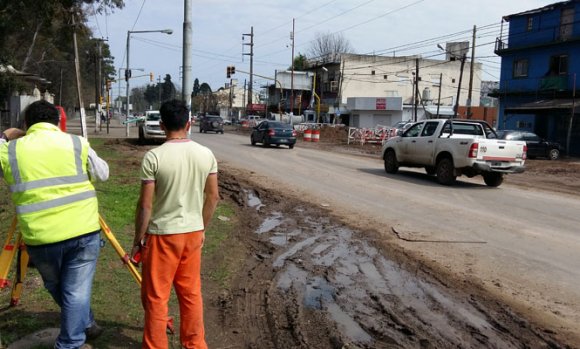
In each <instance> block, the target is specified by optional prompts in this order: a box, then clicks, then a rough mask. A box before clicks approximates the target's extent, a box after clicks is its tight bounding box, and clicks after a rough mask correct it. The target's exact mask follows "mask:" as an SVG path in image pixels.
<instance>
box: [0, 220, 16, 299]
mask: <svg viewBox="0 0 580 349" xmlns="http://www.w3.org/2000/svg"><path fill="white" fill-rule="evenodd" d="M16 224H17V219H16V217H14V218H13V219H12V224H10V228H9V230H8V236H7V237H6V242H5V243H4V247H3V248H2V252H0V289H3V288H5V287H7V286H8V285H10V282H9V281H8V272H9V271H10V266H11V265H12V260H13V259H14V255H15V254H16V251H17V249H18V244H19V241H18V240H19V235H20V234H16Z"/></svg>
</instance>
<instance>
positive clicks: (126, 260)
mask: <svg viewBox="0 0 580 349" xmlns="http://www.w3.org/2000/svg"><path fill="white" fill-rule="evenodd" d="M99 223H100V224H101V229H102V230H103V233H104V234H105V237H106V238H107V239H108V240H109V242H110V243H111V245H112V246H113V248H114V249H115V251H117V254H118V255H119V257H121V261H122V262H123V264H125V266H126V267H127V269H129V272H131V275H133V278H134V279H135V281H137V283H138V284H139V286H141V274H139V271H138V270H137V268H136V267H135V265H134V264H133V262H132V261H131V257H130V256H129V255H128V254H127V252H125V250H123V247H121V245H120V244H119V242H118V241H117V239H116V238H115V235H113V232H112V231H111V229H110V228H109V226H108V225H107V223H106V222H105V220H104V219H103V217H101V216H99ZM135 262H136V261H135ZM167 331H168V332H169V333H175V327H174V325H173V318H171V317H169V318H168V319H167Z"/></svg>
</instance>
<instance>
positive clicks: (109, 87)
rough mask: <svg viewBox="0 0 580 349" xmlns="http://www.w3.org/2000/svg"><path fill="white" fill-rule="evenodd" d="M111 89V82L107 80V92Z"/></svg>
mask: <svg viewBox="0 0 580 349" xmlns="http://www.w3.org/2000/svg"><path fill="white" fill-rule="evenodd" d="M110 89H111V80H107V90H110Z"/></svg>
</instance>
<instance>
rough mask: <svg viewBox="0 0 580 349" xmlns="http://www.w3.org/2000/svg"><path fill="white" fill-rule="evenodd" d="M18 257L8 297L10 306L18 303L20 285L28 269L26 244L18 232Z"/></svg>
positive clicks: (20, 291)
mask: <svg viewBox="0 0 580 349" xmlns="http://www.w3.org/2000/svg"><path fill="white" fill-rule="evenodd" d="M16 241H17V246H18V259H17V261H16V276H15V277H14V284H13V285H12V296H11V298H10V306H12V307H13V306H16V305H18V302H19V301H20V295H21V294H22V287H23V285H24V277H26V272H27V271H28V259H29V256H28V252H26V245H25V244H24V242H23V241H22V235H20V234H18V239H17V240H16Z"/></svg>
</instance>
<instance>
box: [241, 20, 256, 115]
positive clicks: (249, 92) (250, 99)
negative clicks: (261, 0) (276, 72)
mask: <svg viewBox="0 0 580 349" xmlns="http://www.w3.org/2000/svg"><path fill="white" fill-rule="evenodd" d="M245 36H249V37H250V43H249V44H244V45H248V46H250V53H243V54H242V55H245V56H250V84H249V86H248V104H252V85H253V84H254V80H253V77H252V76H253V75H254V27H253V26H252V27H251V30H250V34H242V40H243V39H244V37H245ZM244 85H245V84H244ZM244 100H245V98H244Z"/></svg>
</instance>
